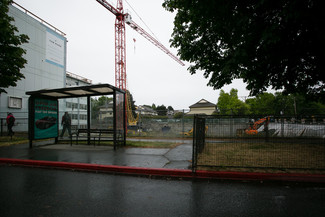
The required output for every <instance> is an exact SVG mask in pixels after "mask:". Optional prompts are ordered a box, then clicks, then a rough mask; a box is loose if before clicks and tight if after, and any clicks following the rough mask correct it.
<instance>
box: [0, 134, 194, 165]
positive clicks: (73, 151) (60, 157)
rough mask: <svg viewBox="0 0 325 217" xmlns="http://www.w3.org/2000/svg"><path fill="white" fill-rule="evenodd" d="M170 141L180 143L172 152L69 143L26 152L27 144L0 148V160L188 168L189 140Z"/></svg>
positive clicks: (27, 149)
mask: <svg viewBox="0 0 325 217" xmlns="http://www.w3.org/2000/svg"><path fill="white" fill-rule="evenodd" d="M155 141H156V140H155ZM157 141H158V140H157ZM159 141H161V140H159ZM164 141H166V140H164ZM171 141H175V142H177V143H182V144H181V145H178V146H177V147H175V148H172V149H169V148H118V149H117V150H116V151H114V149H113V147H111V146H92V145H90V146H88V145H72V146H70V144H53V145H44V146H35V147H33V148H32V149H29V145H28V144H22V145H14V146H10V147H0V158H13V159H24V160H44V161H58V162H71V163H89V164H101V165H116V166H129V167H143V168H168V169H189V168H190V166H191V162H190V161H191V158H192V144H191V141H188V140H177V141H176V140H171Z"/></svg>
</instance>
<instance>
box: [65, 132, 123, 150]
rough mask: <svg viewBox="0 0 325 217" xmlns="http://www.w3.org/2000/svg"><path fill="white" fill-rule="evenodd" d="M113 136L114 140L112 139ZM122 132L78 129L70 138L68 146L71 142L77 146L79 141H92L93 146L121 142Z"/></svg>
mask: <svg viewBox="0 0 325 217" xmlns="http://www.w3.org/2000/svg"><path fill="white" fill-rule="evenodd" d="M114 136H115V138H114ZM122 138H123V131H122V130H116V131H114V130H113V129H89V130H88V129H78V130H77V131H76V132H75V133H72V136H71V137H70V145H71V146H72V143H73V141H75V143H76V144H77V145H78V144H79V142H81V141H88V140H90V141H93V144H94V146H95V145H96V142H97V145H100V142H107V141H109V142H123V139H122Z"/></svg>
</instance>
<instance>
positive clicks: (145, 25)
mask: <svg viewBox="0 0 325 217" xmlns="http://www.w3.org/2000/svg"><path fill="white" fill-rule="evenodd" d="M125 2H126V3H127V4H128V5H129V7H130V8H131V9H132V11H133V12H134V13H135V14H136V15H137V16H138V17H139V19H140V20H141V21H142V23H143V24H144V25H145V26H146V27H147V28H148V30H149V32H150V33H151V34H152V35H153V36H154V37H155V39H156V40H157V41H158V42H159V43H161V42H160V41H159V39H158V37H157V36H156V35H155V33H153V32H152V31H151V29H150V28H149V26H148V25H147V24H146V23H145V22H144V21H143V19H142V18H141V17H140V15H139V14H138V13H137V12H136V11H135V10H134V8H133V7H132V6H131V5H130V3H129V2H128V1H127V0H125Z"/></svg>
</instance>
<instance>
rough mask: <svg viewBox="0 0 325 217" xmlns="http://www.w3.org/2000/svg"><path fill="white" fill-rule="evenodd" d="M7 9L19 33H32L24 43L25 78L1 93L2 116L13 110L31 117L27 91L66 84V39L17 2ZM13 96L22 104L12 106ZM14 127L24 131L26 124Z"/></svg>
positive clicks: (23, 115)
mask: <svg viewBox="0 0 325 217" xmlns="http://www.w3.org/2000/svg"><path fill="white" fill-rule="evenodd" d="M8 13H9V16H11V17H13V18H14V19H15V21H14V25H15V26H16V27H17V28H18V30H19V34H26V35H28V37H29V42H28V43H26V44H23V45H21V47H22V48H24V49H25V50H26V54H25V55H24V58H25V59H26V60H27V61H28V62H27V64H26V65H25V68H23V69H21V72H22V74H24V76H25V79H22V80H20V81H18V82H17V86H16V87H9V88H7V89H6V91H7V93H2V94H1V95H0V118H5V117H6V115H7V112H12V113H13V114H14V115H15V116H16V117H17V118H22V119H23V118H27V117H28V96H27V95H25V92H27V91H35V90H39V89H45V88H60V87H64V86H65V72H66V44H67V39H66V38H65V37H64V36H63V35H61V34H59V33H57V32H55V31H54V30H52V29H51V28H50V27H47V26H46V25H45V24H42V23H41V22H40V21H38V20H37V19H36V18H34V17H32V16H30V15H28V13H25V12H23V11H22V10H21V9H18V8H16V7H15V6H12V5H10V6H9V12H8ZM10 96H12V97H16V98H17V99H18V100H19V99H21V102H22V104H21V108H10V107H9V100H8V99H9V97H10ZM64 106H65V105H60V111H63V110H64V109H63V108H64ZM20 128H23V129H20ZM15 130H16V131H20V130H22V131H25V130H27V126H16V127H15Z"/></svg>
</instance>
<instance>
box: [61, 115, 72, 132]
mask: <svg viewBox="0 0 325 217" xmlns="http://www.w3.org/2000/svg"><path fill="white" fill-rule="evenodd" d="M61 125H62V126H63V129H62V132H61V135H60V137H61V138H62V137H63V135H64V133H65V130H66V129H68V133H69V136H70V137H71V118H70V115H69V113H68V112H65V113H64V115H63V116H62V120H61Z"/></svg>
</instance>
